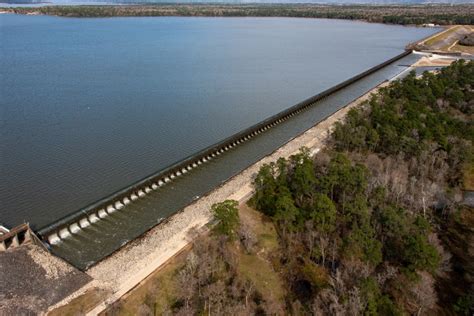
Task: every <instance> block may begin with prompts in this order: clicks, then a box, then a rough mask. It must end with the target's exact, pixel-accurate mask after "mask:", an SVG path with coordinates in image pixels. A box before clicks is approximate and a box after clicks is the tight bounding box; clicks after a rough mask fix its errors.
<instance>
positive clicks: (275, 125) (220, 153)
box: [37, 51, 419, 270]
mask: <svg viewBox="0 0 474 316" xmlns="http://www.w3.org/2000/svg"><path fill="white" fill-rule="evenodd" d="M418 58H419V56H417V55H414V54H411V51H405V52H403V53H402V54H400V55H398V56H395V57H394V58H392V59H390V60H387V61H386V62H384V63H382V64H379V65H377V66H375V67H373V68H371V69H369V70H367V71H364V72H363V73H361V74H359V75H357V76H355V77H353V78H350V79H348V80H346V81H344V82H342V83H340V84H338V85H336V86H334V87H332V88H330V89H328V90H326V91H323V92H321V93H319V94H317V95H315V96H313V97H311V98H309V99H307V100H305V101H303V102H301V103H299V104H296V105H294V106H292V107H290V108H288V109H286V110H284V111H282V112H280V113H278V114H276V115H274V116H271V117H269V118H267V119H265V120H264V121H262V122H260V123H258V124H256V125H254V126H251V127H249V128H247V129H245V130H243V131H241V132H239V133H237V134H235V135H233V136H231V137H229V138H227V139H224V140H222V141H221V142H219V143H217V144H215V145H212V146H210V147H208V148H205V149H203V150H201V151H200V152H198V153H196V154H195V155H192V156H189V157H187V158H185V159H183V160H181V161H179V162H177V163H175V164H173V165H171V166H169V167H167V168H165V169H163V170H160V171H158V172H156V173H154V174H151V175H149V176H147V177H145V178H143V179H142V180H140V181H137V182H135V183H133V184H132V185H130V186H128V187H126V188H123V189H121V190H119V191H117V192H115V193H113V194H112V195H110V196H107V197H105V198H103V199H101V200H99V201H96V202H95V203H92V204H90V205H88V206H87V207H85V208H82V209H80V210H78V211H76V212H73V213H71V214H70V215H68V216H66V217H64V218H62V219H60V220H59V221H56V222H54V223H52V224H50V225H48V226H45V227H42V228H40V229H39V230H38V231H37V233H38V234H39V236H40V237H41V238H42V240H43V242H45V243H46V244H47V246H48V247H49V249H50V250H51V251H52V252H53V253H54V254H56V255H58V256H60V257H62V258H63V259H65V260H66V261H68V262H70V263H71V264H73V265H75V266H76V267H78V268H79V269H81V270H85V269H87V268H88V267H90V266H91V265H93V264H95V263H96V262H98V261H100V260H101V259H103V258H104V257H106V256H108V255H110V254H112V253H113V252H114V251H116V250H117V249H119V248H120V247H122V246H123V245H125V244H126V243H128V242H129V241H131V240H133V239H135V238H137V237H139V236H141V235H143V234H144V233H145V232H147V231H148V230H149V229H151V228H153V227H154V226H156V225H158V224H160V223H162V222H163V221H165V220H166V219H167V218H169V217H170V216H172V215H173V214H175V213H176V212H179V211H180V210H181V209H183V208H184V207H185V206H187V205H189V204H190V203H192V202H193V201H195V200H196V199H197V198H199V197H201V196H203V195H206V194H207V193H208V192H210V191H212V190H213V189H214V188H216V187H218V186H219V185H220V184H222V183H223V182H225V181H227V180H228V179H230V178H231V177H233V176H234V175H236V174H238V173H239V172H241V171H242V170H244V169H245V168H247V167H248V166H250V165H252V164H253V163H255V162H256V161H258V160H260V159H261V158H263V157H264V156H266V155H268V154H270V153H271V152H273V151H274V150H276V149H277V148H279V147H280V146H282V145H283V144H285V143H286V142H288V141H289V140H291V139H292V138H293V137H295V136H297V135H299V134H301V133H303V132H304V131H305V130H307V129H309V128H310V127H312V126H313V125H315V124H316V123H318V122H320V121H322V120H324V119H325V118H326V117H328V116H330V115H331V114H333V113H334V112H336V111H338V110H339V109H341V108H343V107H344V106H345V105H347V104H348V103H350V102H351V101H352V100H354V99H356V98H358V97H359V96H361V95H363V94H365V93H367V92H368V91H370V90H371V89H372V88H373V87H375V86H376V85H378V84H380V83H382V82H384V81H386V80H389V79H391V78H393V77H394V76H396V75H398V74H400V73H401V72H402V71H404V70H406V69H407V66H406V65H411V64H413V63H414V62H415V61H416V60H417V59H418Z"/></svg>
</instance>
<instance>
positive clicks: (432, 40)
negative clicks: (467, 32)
mask: <svg viewBox="0 0 474 316" xmlns="http://www.w3.org/2000/svg"><path fill="white" fill-rule="evenodd" d="M457 28H459V26H455V27H452V28H450V29H449V30H448V31H446V32H444V33H441V34H438V35H436V36H434V37H432V38H430V39H429V40H427V41H426V42H425V44H426V45H428V46H431V45H433V44H436V43H437V42H439V41H442V40H443V39H445V38H446V37H448V36H449V35H450V34H451V33H453V32H455V31H456V29H457Z"/></svg>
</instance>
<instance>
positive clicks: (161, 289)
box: [105, 249, 189, 315]
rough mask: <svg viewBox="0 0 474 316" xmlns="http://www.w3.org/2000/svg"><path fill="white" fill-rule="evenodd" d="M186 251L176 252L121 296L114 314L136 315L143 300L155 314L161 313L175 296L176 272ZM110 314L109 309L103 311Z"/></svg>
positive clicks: (182, 261) (181, 264) (172, 301)
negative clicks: (163, 264)
mask: <svg viewBox="0 0 474 316" xmlns="http://www.w3.org/2000/svg"><path fill="white" fill-rule="evenodd" d="M188 252H189V249H186V250H185V251H183V252H181V253H180V254H178V255H177V256H176V257H174V258H173V259H171V260H170V261H169V262H168V263H167V264H166V265H165V266H163V267H162V268H160V269H159V270H157V271H155V272H154V273H153V274H152V275H150V276H149V277H148V278H147V279H145V281H143V282H142V283H141V284H139V285H138V286H137V287H136V288H135V289H133V290H132V291H131V292H130V293H129V294H127V295H126V296H125V297H124V298H122V299H121V300H120V304H119V308H118V313H117V311H116V312H115V313H114V315H137V314H139V309H140V307H141V306H142V305H143V304H144V303H145V302H146V303H148V305H149V306H153V307H154V314H155V315H163V314H164V312H165V311H167V310H168V307H169V306H171V305H172V304H173V303H174V300H175V298H176V293H177V292H178V290H179V289H178V284H177V278H176V274H177V272H178V271H179V270H180V269H181V268H182V267H183V265H184V262H185V258H186V256H187V254H188ZM111 314H112V313H111V312H110V311H109V312H106V313H105V315H111Z"/></svg>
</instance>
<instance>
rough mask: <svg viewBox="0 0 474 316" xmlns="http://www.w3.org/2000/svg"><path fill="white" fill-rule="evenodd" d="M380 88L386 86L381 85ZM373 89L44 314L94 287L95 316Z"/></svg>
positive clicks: (101, 267)
mask: <svg viewBox="0 0 474 316" xmlns="http://www.w3.org/2000/svg"><path fill="white" fill-rule="evenodd" d="M382 85H386V83H383V84H382ZM382 85H381V86H382ZM379 87H380V86H378V87H376V88H374V89H373V90H371V91H370V92H369V93H367V94H365V95H364V96H362V97H360V98H358V99H356V100H355V101H353V102H352V103H350V104H348V105H347V106H346V107H344V108H343V109H341V110H339V111H338V112H336V113H335V114H333V115H332V116H330V117H329V118H327V119H326V120H324V121H322V122H320V123H318V124H317V125H315V126H313V127H312V128H310V129H309V130H307V131H306V132H305V133H303V134H301V135H299V136H297V137H295V138H293V139H292V140H290V141H289V142H288V143H287V144H285V145H284V146H282V147H280V148H279V149H277V150H276V151H274V152H273V153H272V154H270V155H268V156H266V157H265V158H263V159H262V160H260V161H259V162H257V163H255V164H254V165H252V166H250V167H248V168H247V169H245V170H244V171H243V172H241V173H240V174H238V175H236V176H234V177H233V178H232V179H230V180H229V181H227V182H226V183H224V184H223V185H221V186H220V187H218V188H216V189H215V190H214V191H212V192H211V193H210V194H209V195H207V196H204V197H202V198H200V199H199V200H197V201H196V202H194V203H193V204H191V205H189V206H187V207H186V208H184V209H183V210H182V211H181V212H179V213H177V214H175V215H174V216H173V217H172V218H171V219H170V220H169V221H168V222H166V223H164V224H162V225H159V226H157V227H155V228H153V229H152V230H150V231H149V232H148V233H146V234H145V235H144V236H143V237H141V238H138V239H136V240H134V241H132V242H131V243H129V244H127V245H126V246H124V247H123V248H122V249H121V250H119V251H117V252H116V253H114V254H113V255H112V256H110V257H108V258H106V259H104V260H103V261H101V262H99V263H98V264H97V265H95V266H93V267H92V268H90V269H89V270H88V271H87V273H88V274H89V275H90V276H91V277H92V278H93V279H94V282H93V284H90V285H88V286H85V287H84V288H82V289H80V290H79V291H77V292H76V293H74V294H73V295H71V296H70V297H69V298H66V299H65V300H63V301H62V302H61V303H59V304H57V305H56V306H52V307H51V308H50V310H52V309H54V308H56V307H58V306H61V305H64V304H67V303H68V302H69V301H70V300H71V299H73V298H74V297H77V296H79V295H81V294H82V293H84V292H85V291H86V290H87V289H88V288H90V287H91V286H96V287H100V288H101V289H104V290H106V291H108V292H110V293H112V294H111V295H110V296H109V297H108V298H107V299H106V300H105V301H104V302H102V303H101V304H100V305H98V306H96V307H95V308H94V309H93V310H91V311H90V312H88V313H87V315H97V314H99V313H100V312H102V311H103V310H104V309H105V308H106V307H107V306H108V305H110V304H112V303H113V302H115V301H116V300H118V299H119V298H120V297H122V296H123V295H124V294H126V293H127V292H128V291H130V290H131V289H132V288H133V287H135V286H136V285H137V284H139V283H140V282H141V281H142V280H143V279H144V278H146V277H147V276H148V275H150V274H151V273H152V272H153V271H155V270H156V269H158V268H159V267H160V266H161V265H163V264H164V263H165V262H166V261H167V260H169V259H170V258H171V257H173V256H174V255H175V254H176V253H178V252H179V251H180V250H181V249H182V248H184V247H185V246H186V245H188V244H189V243H190V242H191V241H192V239H193V236H195V234H196V233H198V232H199V230H202V229H203V227H205V225H206V224H207V223H208V222H209V221H210V220H211V214H210V212H209V209H210V207H211V205H212V204H214V203H216V202H221V201H223V200H226V199H234V200H237V201H239V202H241V203H242V202H245V201H246V200H247V199H248V198H249V197H250V196H251V195H252V192H253V189H252V185H251V183H252V180H253V177H254V175H255V174H256V173H257V172H258V170H259V169H260V167H261V166H262V165H263V164H265V163H269V162H271V161H276V160H277V159H278V158H279V157H289V156H291V155H293V154H295V153H297V152H298V150H299V149H300V148H301V147H303V146H306V147H308V148H310V149H311V151H312V152H313V153H315V152H317V151H319V149H320V148H322V146H324V143H325V141H326V140H327V137H328V135H329V134H330V131H331V128H332V126H333V125H334V123H335V122H337V121H339V120H341V119H343V118H344V117H345V115H346V114H347V112H348V111H349V109H351V108H353V107H355V106H357V105H359V104H361V103H362V102H363V101H365V100H367V99H368V98H369V96H370V94H371V93H373V92H374V91H375V90H376V89H378V88H379ZM301 115H304V113H303V114H301ZM98 284H99V285H98Z"/></svg>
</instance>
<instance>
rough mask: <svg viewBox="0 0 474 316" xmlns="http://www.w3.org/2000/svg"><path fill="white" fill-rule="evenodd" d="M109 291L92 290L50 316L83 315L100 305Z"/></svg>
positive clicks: (52, 312) (54, 311) (57, 309)
mask: <svg viewBox="0 0 474 316" xmlns="http://www.w3.org/2000/svg"><path fill="white" fill-rule="evenodd" d="M107 294H108V293H107V291H104V290H100V289H97V288H92V289H89V290H87V291H86V292H85V293H84V294H82V295H80V296H78V297H76V298H75V299H73V300H72V301H71V302H69V303H68V304H67V305H64V306H61V307H58V308H56V309H54V310H53V311H51V312H50V313H48V315H50V316H69V315H71V316H72V315H83V314H85V313H87V312H88V311H90V310H91V309H93V308H94V307H95V306H96V305H98V304H99V303H100V302H101V301H102V300H103V299H104V298H105V297H106V296H107Z"/></svg>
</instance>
